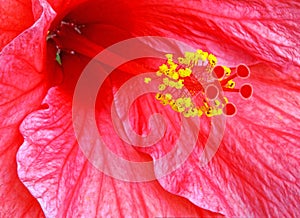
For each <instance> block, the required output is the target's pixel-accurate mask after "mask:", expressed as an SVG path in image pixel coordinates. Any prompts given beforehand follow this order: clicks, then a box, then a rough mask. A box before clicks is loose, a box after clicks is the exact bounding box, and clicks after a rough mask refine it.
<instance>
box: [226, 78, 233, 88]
mask: <svg viewBox="0 0 300 218" xmlns="http://www.w3.org/2000/svg"><path fill="white" fill-rule="evenodd" d="M225 87H226V88H230V89H233V88H234V87H235V82H234V81H233V80H229V81H228V82H227V84H226V86H225Z"/></svg>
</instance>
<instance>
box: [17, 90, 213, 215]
mask: <svg viewBox="0 0 300 218" xmlns="http://www.w3.org/2000/svg"><path fill="white" fill-rule="evenodd" d="M70 100H71V99H70V97H69V96H68V95H65V94H64V93H62V92H60V91H59V89H58V88H56V89H51V90H50V92H49V94H48V96H47V98H46V100H45V102H44V103H47V104H49V106H50V108H49V109H46V110H41V111H37V112H35V113H33V114H31V115H30V116H29V117H27V118H26V119H25V121H24V123H23V124H22V127H21V129H22V132H23V134H24V137H25V142H24V144H23V146H22V147H21V148H20V150H19V153H18V165H19V168H18V169H19V170H18V172H19V176H20V178H21V180H22V181H23V182H24V184H25V185H26V186H27V187H28V188H29V190H30V191H31V192H32V193H33V195H34V196H35V197H36V198H37V199H38V200H39V202H40V204H41V206H42V208H43V210H44V212H45V215H46V216H47V217H57V216H63V217H68V216H76V217H83V216H84V217H106V216H113V217H126V216H133V217H147V216H149V217H155V216H164V217H165V216H176V217H178V216H201V217H202V216H213V215H216V214H214V213H211V212H209V211H205V210H201V209H199V208H198V207H195V206H194V205H193V204H191V203H190V202H189V201H188V200H186V199H184V198H181V197H178V196H176V195H172V194H170V193H168V192H166V191H164V190H163V189H162V188H161V186H160V185H159V184H158V182H156V181H153V182H144V183H129V182H122V181H119V180H116V179H114V178H111V177H108V176H106V175H104V174H103V173H102V172H100V171H99V170H97V169H96V168H94V167H93V166H92V165H91V164H90V163H89V162H88V160H87V159H86V157H85V156H84V155H83V153H82V152H81V150H80V149H79V147H78V144H77V142H76V139H75V136H74V132H73V128H72V122H71V120H72V118H71V113H70V111H71V103H70ZM111 143H113V141H111Z"/></svg>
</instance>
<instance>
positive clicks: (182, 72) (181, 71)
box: [178, 69, 185, 77]
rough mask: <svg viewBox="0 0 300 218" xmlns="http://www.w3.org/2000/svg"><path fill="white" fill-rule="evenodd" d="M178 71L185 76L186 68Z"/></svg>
mask: <svg viewBox="0 0 300 218" xmlns="http://www.w3.org/2000/svg"><path fill="white" fill-rule="evenodd" d="M178 73H179V75H180V76H181V77H185V70H184V69H179V70H178Z"/></svg>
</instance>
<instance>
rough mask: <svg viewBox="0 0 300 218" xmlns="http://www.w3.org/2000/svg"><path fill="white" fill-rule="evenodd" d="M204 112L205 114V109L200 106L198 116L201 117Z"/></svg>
mask: <svg viewBox="0 0 300 218" xmlns="http://www.w3.org/2000/svg"><path fill="white" fill-rule="evenodd" d="M202 114H203V111H202V110H201V108H198V114H197V115H198V117H201V116H202Z"/></svg>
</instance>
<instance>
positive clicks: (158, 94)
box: [155, 93, 163, 100]
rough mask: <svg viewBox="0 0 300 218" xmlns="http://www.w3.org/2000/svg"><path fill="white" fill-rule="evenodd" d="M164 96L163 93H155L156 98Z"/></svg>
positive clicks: (159, 98)
mask: <svg viewBox="0 0 300 218" xmlns="http://www.w3.org/2000/svg"><path fill="white" fill-rule="evenodd" d="M162 97H163V95H162V94H160V93H156V95H155V98H156V99H157V100H161V99H162Z"/></svg>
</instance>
